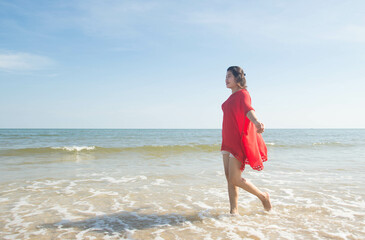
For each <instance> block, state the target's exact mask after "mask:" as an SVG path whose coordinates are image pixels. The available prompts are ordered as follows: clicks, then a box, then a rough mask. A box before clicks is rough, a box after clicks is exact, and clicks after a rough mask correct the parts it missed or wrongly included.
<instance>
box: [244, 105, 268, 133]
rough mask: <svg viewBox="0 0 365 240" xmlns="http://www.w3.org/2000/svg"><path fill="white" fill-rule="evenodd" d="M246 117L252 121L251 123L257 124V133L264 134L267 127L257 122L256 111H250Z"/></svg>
mask: <svg viewBox="0 0 365 240" xmlns="http://www.w3.org/2000/svg"><path fill="white" fill-rule="evenodd" d="M246 116H247V117H248V119H250V121H251V122H252V123H253V124H255V126H256V128H257V133H263V132H264V129H265V126H264V124H263V123H261V122H259V121H258V120H257V117H256V114H255V111H254V110H250V111H248V112H247V114H246Z"/></svg>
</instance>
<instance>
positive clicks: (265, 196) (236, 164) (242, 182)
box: [228, 157, 271, 211]
mask: <svg viewBox="0 0 365 240" xmlns="http://www.w3.org/2000/svg"><path fill="white" fill-rule="evenodd" d="M240 166H241V162H240V161H238V160H237V159H236V158H233V157H230V158H229V161H228V181H229V182H230V183H231V184H233V185H235V186H238V187H240V188H242V189H244V190H246V191H247V192H249V193H251V194H253V195H255V196H257V197H258V198H259V199H260V200H261V202H262V204H263V206H264V208H265V210H266V211H270V209H271V203H270V196H269V193H267V192H262V191H260V190H259V189H258V188H257V187H256V186H255V185H253V184H252V183H251V182H249V181H247V180H246V179H244V178H242V177H241V171H240Z"/></svg>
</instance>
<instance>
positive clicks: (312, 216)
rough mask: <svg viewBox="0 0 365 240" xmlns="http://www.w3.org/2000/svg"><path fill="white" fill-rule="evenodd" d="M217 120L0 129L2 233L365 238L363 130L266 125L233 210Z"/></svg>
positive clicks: (12, 235)
mask: <svg viewBox="0 0 365 240" xmlns="http://www.w3.org/2000/svg"><path fill="white" fill-rule="evenodd" d="M220 134H221V132H220V130H219V129H212V130H196V129H193V130H188V129H187V130H159V129H153V130H152V129H150V130H141V129H129V130H117V129H109V130H102V129H93V130H92V129H82V130H77V129H68V130H67V129H33V130H30V129H0V186H1V188H0V210H1V213H2V214H1V216H0V238H1V239H121V238H122V239H123V238H125V239H364V238H365V201H364V199H365V187H364V184H363V183H364V180H365V179H364V178H365V177H364V176H365V174H364V173H365V154H364V152H363V151H362V150H364V144H365V130H364V129H320V130H319V129H267V130H266V131H265V133H264V134H263V137H264V140H265V142H266V143H267V146H268V156H269V160H268V161H267V162H265V163H264V166H265V169H264V170H263V171H260V172H258V171H254V170H252V169H251V168H250V167H249V166H246V169H245V171H244V172H243V177H245V178H246V179H248V180H250V181H251V182H253V183H254V184H255V185H256V186H257V187H259V188H260V189H261V190H263V191H267V192H269V193H270V196H271V201H272V205H273V209H272V211H271V212H269V213H267V212H265V211H263V207H262V205H261V202H260V201H259V200H258V199H256V198H255V197H254V196H252V195H250V194H249V193H247V192H245V191H244V190H242V189H240V192H239V212H240V215H239V216H234V217H233V216H230V214H229V202H228V194H227V189H226V180H225V176H224V171H223V163H222V156H221V154H220V151H219V150H220V140H221V139H220V137H221V135H220Z"/></svg>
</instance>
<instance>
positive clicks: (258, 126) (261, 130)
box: [255, 121, 265, 133]
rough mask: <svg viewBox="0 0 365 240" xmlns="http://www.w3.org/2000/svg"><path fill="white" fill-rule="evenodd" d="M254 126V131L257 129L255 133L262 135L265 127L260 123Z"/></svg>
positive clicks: (257, 122)
mask: <svg viewBox="0 0 365 240" xmlns="http://www.w3.org/2000/svg"><path fill="white" fill-rule="evenodd" d="M255 126H256V129H257V133H263V132H264V129H265V126H264V124H263V123H262V122H259V121H256V122H255Z"/></svg>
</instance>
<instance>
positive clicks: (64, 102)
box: [0, 0, 365, 129]
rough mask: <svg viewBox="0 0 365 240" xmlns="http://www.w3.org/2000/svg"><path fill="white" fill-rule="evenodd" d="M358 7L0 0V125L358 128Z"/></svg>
mask: <svg viewBox="0 0 365 240" xmlns="http://www.w3.org/2000/svg"><path fill="white" fill-rule="evenodd" d="M364 9H365V1H362V0H358V1H351V0H349V1H343V0H341V1H340V0H323V1H316V0H305V1H304V0H303V1H291V0H277V1H262V0H258V1H250V0H246V1H245V0H240V1H235V0H231V1H218V0H209V1H204V0H202V1H191V0H186V1H168V0H166V1H161V0H157V1H123V0H120V1H116V0H106V1H96V0H95V1H94V0H87V1H84V0H82V1H81V0H72V1H60V0H54V1H47V0H46V1H38V0H34V1H18V0H8V1H6V0H0V113H1V114H0V116H1V117H0V128H183V129H185V128H192V129H195V128H204V129H210V128H214V129H220V128H221V127H222V120H223V112H222V109H221V105H222V103H223V102H224V101H225V100H226V99H227V98H228V97H229V96H230V94H231V93H232V91H231V89H229V88H226V85H225V76H226V71H227V68H228V67H229V66H240V67H242V68H243V69H244V71H245V73H246V79H247V86H248V88H247V89H248V91H249V93H250V95H251V98H252V106H253V108H254V109H255V112H256V116H257V117H258V119H259V121H261V122H263V123H264V124H265V127H266V128H267V129H269V128H365V110H364V109H365V108H364V105H365V93H364V91H365V83H364V82H365V81H364V80H365V79H364V78H365V77H364V76H365V57H364V56H365V16H364V14H363V10H364Z"/></svg>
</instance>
